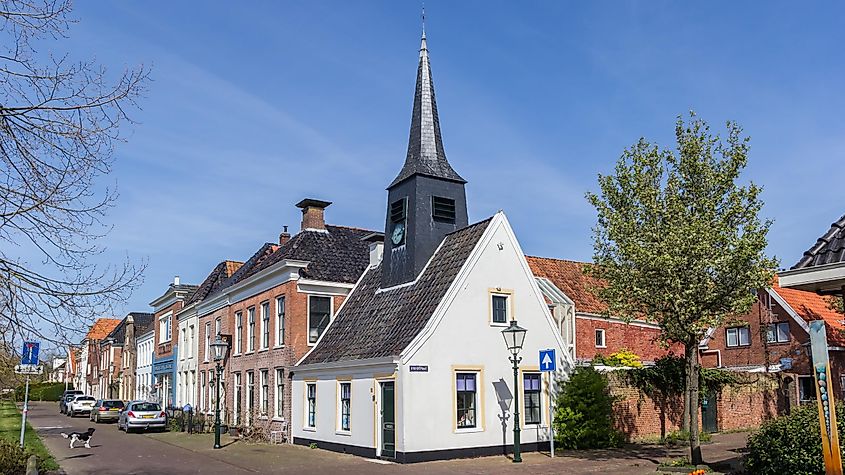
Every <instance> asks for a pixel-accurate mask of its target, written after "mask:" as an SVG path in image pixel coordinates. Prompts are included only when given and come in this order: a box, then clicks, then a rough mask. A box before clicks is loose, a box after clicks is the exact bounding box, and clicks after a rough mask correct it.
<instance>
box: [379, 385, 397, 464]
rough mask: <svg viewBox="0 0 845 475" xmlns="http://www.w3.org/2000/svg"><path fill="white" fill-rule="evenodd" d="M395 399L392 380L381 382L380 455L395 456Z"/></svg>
mask: <svg viewBox="0 0 845 475" xmlns="http://www.w3.org/2000/svg"><path fill="white" fill-rule="evenodd" d="M395 409H396V401H395V399H394V397H393V381H388V382H384V383H381V456H382V457H390V458H394V457H396V411H395Z"/></svg>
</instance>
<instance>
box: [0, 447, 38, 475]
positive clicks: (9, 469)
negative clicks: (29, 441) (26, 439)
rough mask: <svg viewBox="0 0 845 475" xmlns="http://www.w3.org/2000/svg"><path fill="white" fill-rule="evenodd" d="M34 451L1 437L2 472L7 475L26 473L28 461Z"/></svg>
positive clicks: (0, 467) (0, 470) (0, 462)
mask: <svg viewBox="0 0 845 475" xmlns="http://www.w3.org/2000/svg"><path fill="white" fill-rule="evenodd" d="M30 455H32V452H31V451H30V450H28V449H22V448H21V447H20V445H18V444H17V443H14V442H12V441H9V440H6V439H0V473H2V474H5V475H17V474H21V475H23V474H24V473H26V461H27V459H29V456H30Z"/></svg>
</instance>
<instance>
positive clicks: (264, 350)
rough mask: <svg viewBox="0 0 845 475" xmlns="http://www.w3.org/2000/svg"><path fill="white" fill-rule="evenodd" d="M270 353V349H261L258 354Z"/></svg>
mask: <svg viewBox="0 0 845 475" xmlns="http://www.w3.org/2000/svg"><path fill="white" fill-rule="evenodd" d="M268 351H270V348H260V349H259V350H258V353H266V352H268Z"/></svg>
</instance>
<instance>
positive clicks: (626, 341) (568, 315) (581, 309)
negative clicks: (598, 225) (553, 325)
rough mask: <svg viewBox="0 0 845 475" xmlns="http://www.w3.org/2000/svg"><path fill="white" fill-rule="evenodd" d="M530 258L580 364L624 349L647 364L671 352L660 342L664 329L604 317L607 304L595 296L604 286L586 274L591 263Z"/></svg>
mask: <svg viewBox="0 0 845 475" xmlns="http://www.w3.org/2000/svg"><path fill="white" fill-rule="evenodd" d="M527 259H528V265H529V266H531V271H532V272H533V273H534V276H535V278H536V279H537V283H538V284H539V286H540V289H541V290H542V291H543V294H544V295H545V297H546V301H547V303H548V304H549V309H550V310H551V311H552V314H553V315H554V316H555V319H556V320H557V322H558V324H559V325H560V329H561V335H562V336H563V338H564V341H565V342H567V344H568V345H569V347H570V348H571V354H572V356H573V358H574V359H575V361H576V362H580V363H586V362H589V361H592V360H593V359H594V358H595V357H596V355H602V356H607V355H610V354H612V353H614V352H617V351H620V350H629V351H632V352H634V353H636V354H637V356H639V357H640V358H642V360H643V361H644V362H651V361H654V360H655V359H657V358H659V357H661V356H664V355H666V354H667V353H668V350H667V348H666V347H665V346H663V345H661V344H660V341H659V336H660V327H658V326H657V325H655V324H654V323H650V322H647V321H643V320H632V321H630V322H625V321H623V320H620V319H618V318H608V317H605V316H604V313H605V312H606V311H607V305H605V304H604V302H602V301H601V300H599V298H598V297H597V296H596V295H595V294H594V293H593V289H595V288H597V287H599V286H601V285H602V283H601V281H599V280H597V279H595V278H593V277H591V276H589V275H587V274H586V272H584V268H585V266H587V265H590V264H587V263H584V262H576V261H568V260H563V259H552V258H547V257H533V256H527Z"/></svg>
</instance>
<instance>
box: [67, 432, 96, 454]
mask: <svg viewBox="0 0 845 475" xmlns="http://www.w3.org/2000/svg"><path fill="white" fill-rule="evenodd" d="M62 437H64V438H65V439H70V448H73V444H74V443H75V442H77V441H79V442H85V448H86V449H90V448H91V438H92V437H94V428H93V427H89V428H88V430H87V431H85V432H71V433H70V434H65V433H64V432H62Z"/></svg>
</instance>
